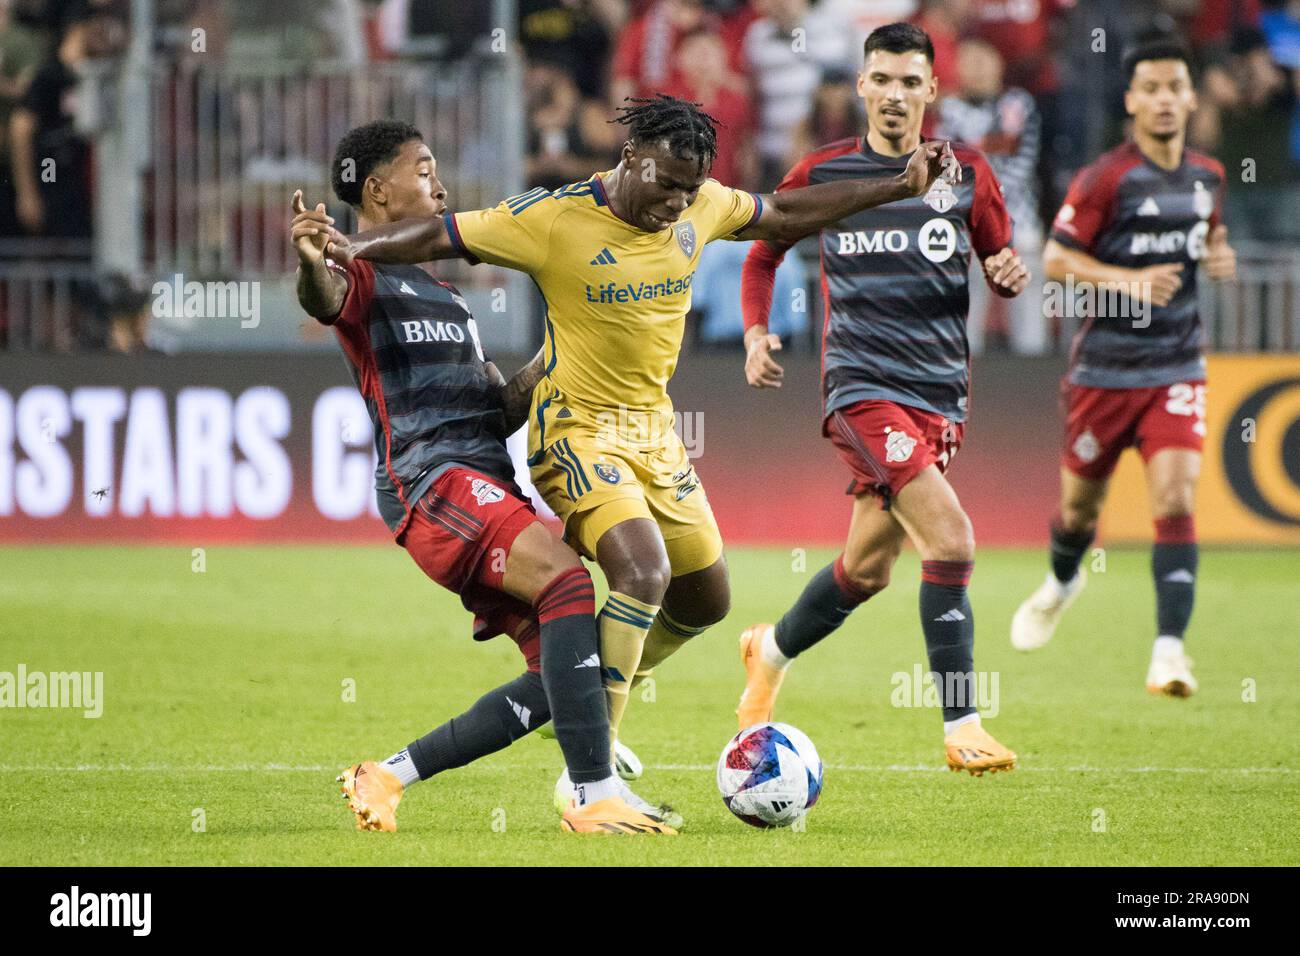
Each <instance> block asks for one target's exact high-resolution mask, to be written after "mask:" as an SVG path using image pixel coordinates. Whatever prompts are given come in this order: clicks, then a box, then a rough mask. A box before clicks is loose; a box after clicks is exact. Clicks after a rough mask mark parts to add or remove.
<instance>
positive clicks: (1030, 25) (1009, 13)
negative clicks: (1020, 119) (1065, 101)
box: [971, 0, 1076, 96]
mask: <svg viewBox="0 0 1300 956" xmlns="http://www.w3.org/2000/svg"><path fill="white" fill-rule="evenodd" d="M1075 2H1076V0H972V3H971V14H972V19H973V20H974V21H975V23H974V26H975V33H976V34H977V35H978V36H979V37H980V39H982V40H985V41H987V42H988V43H990V44H992V45H993V46H994V47H995V48H996V49H997V51H998V52H999V53H1001V54H1002V59H1003V60H1005V61H1006V64H1007V85H1008V86H1019V87H1023V88H1024V89H1026V90H1028V91H1029V92H1030V93H1033V94H1034V95H1035V96H1041V95H1043V94H1046V93H1054V92H1056V90H1057V88H1058V87H1059V86H1060V82H1061V80H1060V76H1059V75H1058V73H1057V70H1056V65H1055V64H1054V63H1053V58H1052V47H1053V36H1052V27H1053V23H1054V21H1055V20H1056V19H1057V18H1058V17H1059V16H1060V15H1061V14H1062V13H1064V12H1065V11H1067V10H1069V9H1071V8H1073V7H1074V5H1075Z"/></svg>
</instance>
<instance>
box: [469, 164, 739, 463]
mask: <svg viewBox="0 0 1300 956" xmlns="http://www.w3.org/2000/svg"><path fill="white" fill-rule="evenodd" d="M761 212H762V200H761V199H760V198H759V197H758V196H756V195H754V194H753V193H749V192H745V191H743V190H738V189H731V188H729V187H727V186H724V185H722V184H721V183H719V182H718V181H717V180H714V179H709V180H706V181H705V182H704V184H703V185H702V186H701V187H700V190H699V192H698V194H697V195H696V199H695V202H693V203H691V205H690V206H688V207H687V208H686V209H685V211H683V212H682V214H681V217H680V218H679V219H678V220H677V222H676V223H674V224H673V225H672V226H671V227H669V228H668V229H664V230H661V231H659V232H646V231H644V230H642V229H639V228H637V227H636V226H633V225H631V224H630V223H628V222H626V221H624V220H623V219H620V218H619V217H618V216H616V215H615V214H614V213H613V211H612V210H611V209H610V207H609V202H608V200H607V197H606V195H605V188H604V185H603V183H602V182H601V174H597V175H595V176H593V177H592V178H591V179H589V180H586V181H585V182H580V183H573V184H572V185H569V186H565V187H563V188H561V189H557V190H555V191H554V192H548V191H547V190H545V189H542V188H540V187H539V188H537V189H533V190H531V191H529V192H526V193H523V194H521V195H519V196H514V197H512V198H510V199H507V200H506V201H504V202H503V203H501V204H500V205H498V206H495V207H493V208H491V209H478V210H475V211H473V212H462V213H455V214H454V215H449V216H448V217H447V225H448V232H449V233H450V235H451V238H452V241H453V243H454V244H455V245H456V246H457V248H458V251H459V252H460V253H461V254H462V255H463V256H464V257H465V258H466V259H468V260H469V261H470V262H477V261H482V262H489V263H493V264H495V265H500V266H506V267H508V268H511V269H517V270H519V271H521V272H526V273H528V275H530V276H532V278H533V280H534V281H535V282H536V283H537V286H538V288H539V289H540V290H541V293H542V296H543V297H544V298H545V299H546V319H545V333H546V343H545V349H546V353H545V360H546V368H547V378H548V379H549V380H550V383H549V384H550V390H551V392H552V393H553V394H554V393H556V392H558V393H559V394H561V395H563V400H564V403H565V404H566V405H577V406H578V408H577V409H575V411H586V412H587V413H588V414H589V415H591V416H595V415H599V414H600V413H607V412H610V411H613V412H615V413H616V414H618V413H620V411H622V412H625V413H627V414H630V415H633V416H636V415H646V416H650V415H653V416H655V417H662V416H668V417H669V418H671V415H672V402H671V401H670V400H669V398H668V380H669V379H671V378H672V376H673V372H674V371H675V370H676V368H677V359H678V356H679V354H680V351H681V344H682V334H683V330H684V329H685V325H686V313H687V312H689V311H690V308H691V280H692V278H693V277H694V275H695V267H696V264H697V263H698V262H699V257H700V251H701V250H702V249H703V248H704V245H705V244H706V243H708V242H712V241H713V240H714V239H731V238H734V237H735V235H736V233H737V232H740V231H741V230H743V229H744V228H746V227H747V226H748V225H750V224H751V223H752V222H754V221H756V220H757V219H758V217H759V215H760V214H761ZM545 384H546V383H544V386H545ZM544 386H543V387H539V391H543V390H545V388H544ZM534 402H535V403H536V402H537V399H536V398H535V399H534ZM532 437H533V442H532V443H533V444H536V443H537V442H538V441H539V436H536V435H534V436H532ZM534 450H540V449H534Z"/></svg>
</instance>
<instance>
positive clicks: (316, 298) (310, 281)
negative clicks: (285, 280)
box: [298, 259, 348, 321]
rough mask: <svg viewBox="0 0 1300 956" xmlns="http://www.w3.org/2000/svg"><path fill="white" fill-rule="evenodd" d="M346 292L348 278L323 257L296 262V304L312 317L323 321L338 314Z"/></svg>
mask: <svg viewBox="0 0 1300 956" xmlns="http://www.w3.org/2000/svg"><path fill="white" fill-rule="evenodd" d="M347 294H348V280H347V279H345V278H343V276H341V275H339V274H338V273H336V272H334V271H333V270H332V269H330V267H329V266H327V265H326V264H325V261H324V260H323V259H317V260H315V261H314V262H309V263H304V262H299V263H298V304H299V305H301V306H302V310H303V311H304V312H306V313H307V314H308V315H310V316H311V317H312V318H315V319H319V320H321V321H325V320H326V319H332V318H333V317H334V316H336V315H338V314H339V310H340V309H342V308H343V300H344V298H345V297H346V296H347Z"/></svg>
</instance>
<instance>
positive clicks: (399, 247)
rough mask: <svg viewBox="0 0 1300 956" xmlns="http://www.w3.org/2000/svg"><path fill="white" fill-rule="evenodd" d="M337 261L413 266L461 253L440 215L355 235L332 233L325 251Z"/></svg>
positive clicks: (383, 226) (342, 262)
mask: <svg viewBox="0 0 1300 956" xmlns="http://www.w3.org/2000/svg"><path fill="white" fill-rule="evenodd" d="M326 255H328V256H329V257H330V258H331V259H333V260H334V261H335V262H338V263H341V264H343V265H347V264H348V263H349V262H351V261H352V260H353V259H368V260H369V261H371V262H385V263H389V264H392V265H414V264H415V263H417V262H431V261H432V260H434V259H455V258H456V257H457V256H459V255H460V250H459V249H457V248H456V245H455V243H453V242H452V240H451V236H450V235H448V234H447V226H446V224H445V223H444V222H443V219H442V217H441V216H432V217H430V218H428V219H399V220H398V221H397V222H389V223H384V225H382V226H376V227H375V228H374V229H367V230H366V231H365V232H362V233H357V234H356V235H352V236H344V235H342V234H340V233H338V232H337V231H336V232H333V233H332V235H331V236H330V242H329V247H328V248H327V250H326Z"/></svg>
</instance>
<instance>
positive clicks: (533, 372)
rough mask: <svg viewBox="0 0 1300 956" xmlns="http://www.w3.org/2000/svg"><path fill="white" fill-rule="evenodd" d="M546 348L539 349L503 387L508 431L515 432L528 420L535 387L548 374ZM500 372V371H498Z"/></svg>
mask: <svg viewBox="0 0 1300 956" xmlns="http://www.w3.org/2000/svg"><path fill="white" fill-rule="evenodd" d="M544 351H545V349H538V350H537V354H536V355H534V356H533V360H532V361H531V362H529V363H528V364H527V365H525V366H524V367H523V368H521V369H520V370H519V371H518V372H516V373H515V374H514V377H513V378H511V379H510V381H508V382H506V383H505V385H504V386H503V387H502V389H501V403H502V405H503V406H504V407H505V413H506V431H507V432H509V433H513V432H515V431H516V430H517V429H519V428H521V427H522V426H523V425H524V423H525V422H527V421H528V409H529V407H530V406H531V405H532V402H533V389H534V388H536V387H537V383H538V382H540V381H541V380H542V379H543V378H544V377H545V376H546V360H545V358H544V357H543V354H542V353H543V352H544ZM498 374H499V373H498Z"/></svg>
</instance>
